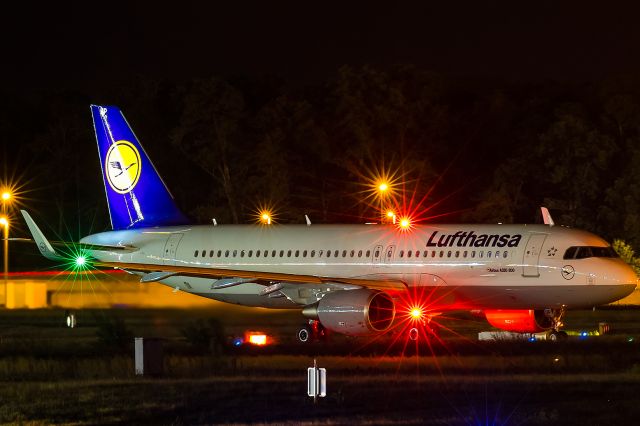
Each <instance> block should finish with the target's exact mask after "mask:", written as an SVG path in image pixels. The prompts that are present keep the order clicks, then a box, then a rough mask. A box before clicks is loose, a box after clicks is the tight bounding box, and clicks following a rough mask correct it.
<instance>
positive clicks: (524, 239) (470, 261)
mask: <svg viewBox="0 0 640 426" xmlns="http://www.w3.org/2000/svg"><path fill="white" fill-rule="evenodd" d="M82 242H84V243H91V244H102V245H114V244H118V245H126V246H133V247H136V248H137V249H138V250H136V251H133V252H124V253H123V252H117V251H112V252H108V251H94V252H92V254H93V256H94V257H95V258H97V259H98V260H101V261H106V262H108V261H112V262H124V263H144V264H156V265H159V266H158V271H162V265H180V266H191V267H199V268H216V269H229V270H236V271H261V272H270V273H287V274H295V275H311V276H320V277H335V278H363V279H369V280H381V281H384V280H391V281H401V282H403V283H405V284H406V285H407V286H408V287H409V288H410V289H411V288H414V289H415V288H419V289H421V291H424V289H430V290H429V292H430V293H429V294H430V297H431V298H432V300H434V301H436V302H435V303H439V304H440V305H441V306H442V309H458V308H459V309H541V308H557V307H561V306H565V307H568V308H576V307H589V306H596V305H601V304H605V303H610V302H613V301H615V300H618V299H620V298H623V297H625V296H626V295H628V294H630V293H631V292H632V291H633V290H634V289H635V286H636V279H637V278H636V275H635V273H634V272H633V270H632V269H631V268H630V267H629V266H628V265H626V264H625V263H624V262H623V261H622V260H620V259H618V258H612V257H606V256H605V257H601V256H600V257H598V256H592V257H586V258H570V259H565V258H564V255H565V252H566V251H567V249H569V248H570V247H608V244H607V243H606V242H605V241H604V240H602V239H601V238H599V237H597V236H595V235H593V234H590V233H588V232H584V231H579V230H573V229H568V228H564V227H559V226H554V227H550V226H546V225H419V226H415V227H413V228H412V229H410V230H407V231H404V230H400V229H398V228H397V227H395V226H392V225H311V226H305V225H273V226H260V225H221V226H180V227H167V228H150V229H138V230H126V231H112V232H104V233H100V234H95V235H90V236H88V237H85V238H84V239H83V240H82ZM230 276H233V275H232V274H231V275H230ZM162 282H163V283H164V284H167V285H170V286H172V287H177V288H179V289H180V290H183V291H187V292H190V293H194V294H198V295H201V296H205V297H209V298H212V299H217V300H221V301H226V302H230V303H238V304H242V305H247V306H264V307H275V308H295V307H301V305H303V304H305V303H306V302H305V300H307V299H305V296H304V295H300V297H299V298H297V296H296V297H290V293H289V294H288V296H287V297H281V298H277V297H266V296H264V295H261V291H262V290H263V289H264V288H265V285H264V283H260V284H258V283H243V284H240V285H235V286H232V287H229V288H222V289H213V288H212V287H215V285H214V283H215V282H216V279H215V278H194V277H188V276H172V277H169V278H167V279H164V280H162ZM296 286H297V287H296ZM314 286H315V287H317V286H322V285H320V284H314V285H309V286H306V285H305V284H299V283H298V284H295V286H293V287H295V288H296V289H299V290H298V291H299V292H300V294H302V292H304V291H311V290H314Z"/></svg>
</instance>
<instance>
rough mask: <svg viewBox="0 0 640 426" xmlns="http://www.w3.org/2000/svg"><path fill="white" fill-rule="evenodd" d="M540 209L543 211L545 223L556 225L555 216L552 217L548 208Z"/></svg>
mask: <svg viewBox="0 0 640 426" xmlns="http://www.w3.org/2000/svg"><path fill="white" fill-rule="evenodd" d="M540 211H541V212H542V221H543V222H544V224H545V225H549V226H553V225H555V222H554V221H553V218H552V217H551V213H549V209H548V208H546V207H540Z"/></svg>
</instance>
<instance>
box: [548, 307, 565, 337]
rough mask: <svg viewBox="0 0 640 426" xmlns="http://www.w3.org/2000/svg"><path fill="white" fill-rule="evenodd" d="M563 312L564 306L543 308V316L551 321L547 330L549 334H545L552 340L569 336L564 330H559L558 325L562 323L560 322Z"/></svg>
mask: <svg viewBox="0 0 640 426" xmlns="http://www.w3.org/2000/svg"><path fill="white" fill-rule="evenodd" d="M564 313H565V308H564V306H563V307H561V308H560V309H545V310H544V314H545V316H547V317H548V318H549V319H550V320H551V323H552V326H551V331H549V334H548V335H547V339H549V340H550V341H552V342H559V341H563V340H567V338H568V337H569V335H568V334H567V333H566V332H564V331H562V330H560V327H562V326H563V325H564V324H563V322H562V318H563V317H564Z"/></svg>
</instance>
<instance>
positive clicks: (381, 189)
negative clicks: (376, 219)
mask: <svg viewBox="0 0 640 426" xmlns="http://www.w3.org/2000/svg"><path fill="white" fill-rule="evenodd" d="M388 190H389V184H388V183H387V182H385V181H382V182H380V183H379V184H378V199H379V200H380V223H384V219H385V212H384V199H385V195H386V194H387V191H388Z"/></svg>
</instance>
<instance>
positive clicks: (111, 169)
mask: <svg viewBox="0 0 640 426" xmlns="http://www.w3.org/2000/svg"><path fill="white" fill-rule="evenodd" d="M104 167H105V168H104V169H105V174H106V176H107V181H108V182H109V185H110V186H111V188H113V190H114V191H116V192H117V193H119V194H126V193H128V192H130V191H131V190H132V189H133V188H134V187H135V186H136V184H137V183H138V179H140V153H139V152H138V150H137V149H136V147H135V146H134V145H133V144H132V143H131V142H128V141H118V142H116V143H114V144H113V145H111V147H110V148H109V151H107V158H106V160H105V165H104Z"/></svg>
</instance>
